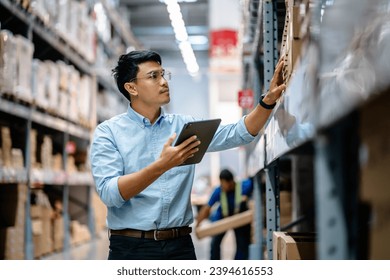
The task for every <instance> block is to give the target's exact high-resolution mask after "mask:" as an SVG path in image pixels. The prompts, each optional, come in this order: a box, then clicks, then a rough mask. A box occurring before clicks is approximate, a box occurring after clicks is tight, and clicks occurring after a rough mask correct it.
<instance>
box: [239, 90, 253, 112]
mask: <svg viewBox="0 0 390 280" xmlns="http://www.w3.org/2000/svg"><path fill="white" fill-rule="evenodd" d="M253 103H254V97H253V91H252V89H250V88H248V89H243V90H240V91H239V92H238V105H239V106H240V107H241V108H244V109H250V108H252V107H253Z"/></svg>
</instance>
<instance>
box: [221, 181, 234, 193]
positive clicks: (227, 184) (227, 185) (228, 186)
mask: <svg viewBox="0 0 390 280" xmlns="http://www.w3.org/2000/svg"><path fill="white" fill-rule="evenodd" d="M234 186H235V184H234V181H228V180H225V179H221V187H222V190H223V191H224V192H231V191H233V190H234Z"/></svg>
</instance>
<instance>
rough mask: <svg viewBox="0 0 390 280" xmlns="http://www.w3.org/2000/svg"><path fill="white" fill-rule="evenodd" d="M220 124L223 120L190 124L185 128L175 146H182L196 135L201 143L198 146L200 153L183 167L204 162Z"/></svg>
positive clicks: (188, 160)
mask: <svg viewBox="0 0 390 280" xmlns="http://www.w3.org/2000/svg"><path fill="white" fill-rule="evenodd" d="M220 123H221V119H211V120H201V121H194V122H189V123H186V124H185V125H184V126H183V128H182V130H181V132H180V134H179V137H178V138H177V140H176V142H175V146H177V145H179V144H181V143H182V142H183V141H184V140H186V139H188V138H189V137H191V136H193V135H196V136H197V138H198V139H199V140H200V142H201V143H200V145H199V146H198V148H199V151H197V152H196V153H195V154H194V156H193V157H191V158H189V159H187V160H186V161H185V162H184V163H182V164H181V165H187V164H195V163H199V162H200V161H201V160H202V158H203V156H204V154H205V153H206V151H207V148H208V147H209V145H210V142H211V140H212V139H213V137H214V134H215V132H216V131H217V128H218V126H219V124H220Z"/></svg>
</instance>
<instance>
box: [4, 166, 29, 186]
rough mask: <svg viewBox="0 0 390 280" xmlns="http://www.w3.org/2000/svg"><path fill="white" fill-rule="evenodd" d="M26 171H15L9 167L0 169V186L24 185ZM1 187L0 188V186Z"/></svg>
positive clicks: (26, 175)
mask: <svg viewBox="0 0 390 280" xmlns="http://www.w3.org/2000/svg"><path fill="white" fill-rule="evenodd" d="M27 178H28V174H27V169H25V168H22V169H16V168H10V167H2V168H0V184H18V183H22V184H26V183H27ZM0 187H1V186H0Z"/></svg>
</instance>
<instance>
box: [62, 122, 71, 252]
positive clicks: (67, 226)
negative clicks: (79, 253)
mask: <svg viewBox="0 0 390 280" xmlns="http://www.w3.org/2000/svg"><path fill="white" fill-rule="evenodd" d="M67 127H69V123H68V125H67ZM68 131H69V128H67V129H66V130H65V132H64V143H63V154H62V158H63V166H64V170H65V174H66V178H67V179H66V180H65V184H64V186H63V189H64V190H63V194H62V205H63V212H62V217H63V220H64V248H63V252H64V254H65V255H67V254H69V252H70V221H69V220H70V219H69V182H68V180H69V179H68V178H69V173H68V168H67V166H68V164H67V162H68V152H67V148H66V145H67V143H68V142H69V132H68Z"/></svg>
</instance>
